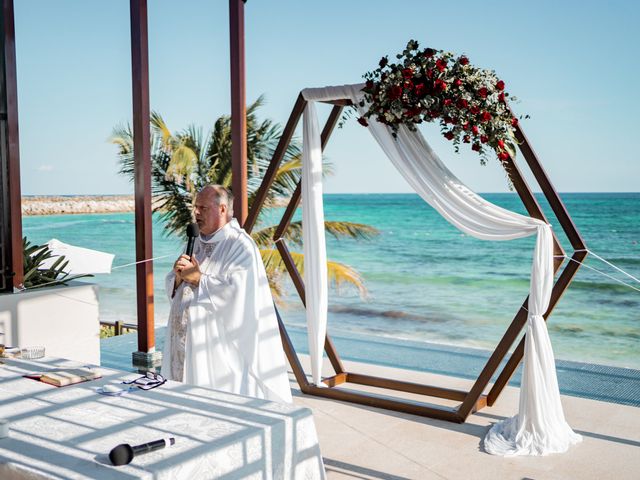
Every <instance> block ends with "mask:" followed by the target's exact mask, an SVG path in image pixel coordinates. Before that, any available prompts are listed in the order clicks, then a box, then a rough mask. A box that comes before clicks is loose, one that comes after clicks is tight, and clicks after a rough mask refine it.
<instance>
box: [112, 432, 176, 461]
mask: <svg viewBox="0 0 640 480" xmlns="http://www.w3.org/2000/svg"><path fill="white" fill-rule="evenodd" d="M175 443H176V439H175V438H173V437H171V438H163V439H162V440H155V441H153V442H149V443H143V444H142V445H135V446H133V447H132V446H131V445H129V444H128V443H122V444H120V445H118V446H117V447H114V449H113V450H111V452H109V460H111V463H112V464H114V465H115V466H116V467H119V466H121V465H127V464H129V463H131V460H133V457H135V456H136V455H142V454H143V453H149V452H155V451H156V450H160V449H161V448H164V447H167V446H171V445H175Z"/></svg>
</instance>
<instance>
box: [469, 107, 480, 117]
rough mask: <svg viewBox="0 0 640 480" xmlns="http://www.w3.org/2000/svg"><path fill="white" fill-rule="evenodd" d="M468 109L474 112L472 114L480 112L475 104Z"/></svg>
mask: <svg viewBox="0 0 640 480" xmlns="http://www.w3.org/2000/svg"><path fill="white" fill-rule="evenodd" d="M469 111H470V112H471V113H472V114H474V115H477V114H479V113H480V109H479V108H478V107H476V106H475V105H474V106H473V107H471V108H470V109H469Z"/></svg>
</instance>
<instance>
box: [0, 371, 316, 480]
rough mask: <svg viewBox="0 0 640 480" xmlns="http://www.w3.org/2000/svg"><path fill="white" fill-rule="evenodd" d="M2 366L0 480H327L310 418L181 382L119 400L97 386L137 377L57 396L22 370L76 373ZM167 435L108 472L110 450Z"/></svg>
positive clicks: (109, 376) (117, 377) (109, 377)
mask: <svg viewBox="0 0 640 480" xmlns="http://www.w3.org/2000/svg"><path fill="white" fill-rule="evenodd" d="M2 361H3V362H4V365H0V418H5V419H8V420H9V421H10V422H11V423H10V434H9V437H8V438H3V439H0V478H1V479H3V480H9V479H14V478H15V479H19V478H28V479H39V478H72V479H79V478H82V479H88V478H90V479H125V478H126V479H133V478H154V479H156V478H157V479H163V478H167V479H190V480H191V479H208V478H225V479H236V478H256V479H272V478H273V479H280V478H285V479H288V478H291V479H296V480H298V479H323V478H324V476H325V473H324V468H323V464H322V457H321V456H320V448H319V446H318V437H317V434H316V429H315V425H314V423H313V417H312V415H311V412H310V410H308V409H306V408H300V407H296V406H294V405H283V404H278V403H273V402H267V401H264V400H258V399H254V398H248V397H242V396H238V395H231V394H226V393H222V392H218V391H214V390H209V389H205V388H199V387H194V386H190V385H185V384H181V383H178V382H167V383H166V384H164V385H162V386H160V387H158V388H155V389H153V390H149V391H142V390H137V391H135V392H133V393H129V394H126V395H123V396H120V397H110V396H104V395H100V394H98V393H97V392H96V389H97V387H100V386H101V385H104V384H114V385H115V384H119V383H120V382H121V381H122V380H123V379H125V378H126V379H132V378H135V377H136V376H137V375H135V374H133V373H126V372H121V371H116V370H110V369H103V368H100V371H101V372H102V373H103V375H104V377H103V378H102V379H99V380H94V381H90V382H84V383H80V384H76V385H71V386H66V387H61V388H56V387H53V386H51V385H47V384H45V383H42V382H39V381H36V380H30V379H27V378H23V377H22V375H24V374H25V373H28V372H34V371H36V372H37V371H43V370H46V369H52V368H56V367H69V366H78V364H77V363H71V362H69V361H65V360H59V359H43V360H42V361H38V362H35V361H27V360H17V359H12V360H7V359H3V360H2ZM164 437H175V439H176V444H175V445H174V446H172V447H169V448H164V449H162V450H158V451H156V452H152V453H148V454H145V455H140V456H138V457H136V458H134V459H133V462H132V463H131V464H129V465H126V466H122V467H114V466H112V465H111V463H110V461H109V459H108V453H109V451H110V450H111V449H112V448H113V447H115V446H116V445H118V444H120V443H129V444H131V445H137V444H141V443H145V442H150V441H153V440H158V439H161V438H164Z"/></svg>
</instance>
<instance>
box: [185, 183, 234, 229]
mask: <svg viewBox="0 0 640 480" xmlns="http://www.w3.org/2000/svg"><path fill="white" fill-rule="evenodd" d="M194 213H195V217H196V222H197V223H198V226H199V227H200V233H202V234H204V235H211V234H212V233H214V232H216V231H218V230H219V229H221V228H222V227H224V226H225V225H226V224H227V223H228V222H229V221H230V220H231V219H232V218H233V195H232V193H231V192H230V191H229V189H227V188H225V187H223V186H222V185H207V186H205V187H204V188H203V189H202V190H200V193H198V195H197V197H196V204H195V211H194Z"/></svg>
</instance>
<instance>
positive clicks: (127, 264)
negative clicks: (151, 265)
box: [111, 253, 175, 270]
mask: <svg viewBox="0 0 640 480" xmlns="http://www.w3.org/2000/svg"><path fill="white" fill-rule="evenodd" d="M174 255H175V253H169V254H167V255H161V256H160V257H153V258H147V259H145V260H140V261H139V262H131V263H125V264H124V265H118V266H116V267H111V270H117V269H119V268H124V267H130V266H131V265H137V264H139V263H145V262H152V261H154V260H160V259H161V258H167V257H171V256H174Z"/></svg>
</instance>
